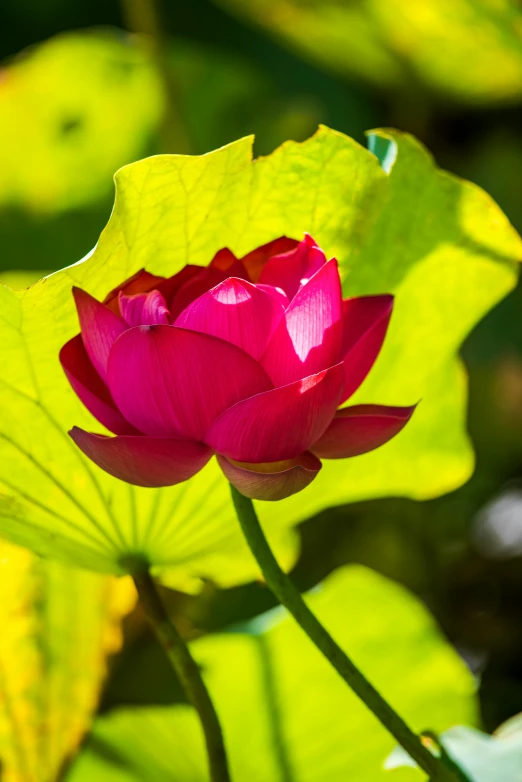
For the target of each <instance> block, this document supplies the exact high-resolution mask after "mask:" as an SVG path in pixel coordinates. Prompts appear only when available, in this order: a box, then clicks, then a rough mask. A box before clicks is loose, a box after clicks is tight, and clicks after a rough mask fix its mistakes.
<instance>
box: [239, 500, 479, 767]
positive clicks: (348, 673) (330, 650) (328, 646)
mask: <svg viewBox="0 0 522 782" xmlns="http://www.w3.org/2000/svg"><path fill="white" fill-rule="evenodd" d="M231 490H232V500H233V502H234V506H235V508H236V513H237V516H238V519H239V523H240V525H241V528H242V530H243V534H244V536H245V538H246V541H247V543H248V545H249V546H250V549H251V551H252V553H253V555H254V557H255V558H256V560H257V562H258V564H259V567H260V568H261V572H262V573H263V576H264V578H265V581H266V583H267V584H268V586H269V588H270V589H271V591H272V592H273V593H274V595H275V596H276V597H277V599H278V600H279V602H280V603H281V604H282V605H284V606H285V608H286V609H287V610H288V611H289V612H290V613H291V614H292V616H293V617H294V619H295V620H296V621H297V623H298V624H299V625H300V626H301V628H302V629H303V630H304V632H305V633H306V634H307V636H308V637H309V638H310V640H311V641H312V643H314V644H315V646H316V647H317V648H318V649H319V650H320V651H321V652H322V654H323V655H324V656H325V657H326V659H327V660H328V661H329V662H330V664H331V665H332V666H333V667H334V668H335V670H336V671H337V673H338V674H339V675H340V676H341V677H342V678H343V679H344V681H345V682H346V683H347V684H348V686H349V687H351V689H352V690H353V691H354V693H355V694H356V695H357V696H358V697H359V698H360V699H361V700H362V701H363V702H364V703H365V704H366V706H367V707H368V708H369V709H370V711H372V712H373V714H374V715H375V716H376V717H377V719H378V720H379V721H380V722H381V724H382V725H383V726H384V727H385V728H386V729H387V730H388V731H389V732H390V733H391V734H392V736H393V737H394V738H395V739H396V741H397V742H398V743H399V744H400V745H401V746H402V747H403V748H404V749H405V750H406V752H407V753H408V755H409V756H410V757H411V758H412V759H413V760H415V762H416V763H417V764H418V765H419V766H420V768H422V769H423V770H424V771H425V772H426V773H427V774H428V775H429V777H430V779H432V780H433V782H435V781H436V782H462V780H466V777H465V776H463V774H462V773H460V770H459V772H456V771H455V769H454V768H449V767H448V766H447V765H445V763H444V760H443V759H441V758H439V757H437V756H436V755H434V754H433V753H432V752H430V750H429V749H428V748H427V747H425V746H424V744H423V743H422V740H421V738H420V737H419V736H417V734H415V733H414V732H413V731H412V730H411V728H410V727H409V726H408V725H407V724H406V723H405V722H404V720H403V719H402V717H400V716H399V715H398V714H397V713H396V712H395V711H394V710H393V709H392V707H391V706H390V704H389V703H388V702H387V701H385V700H384V698H383V697H382V695H381V694H380V693H379V692H378V691H377V690H376V689H375V687H374V686H373V685H372V684H371V683H370V682H369V681H368V679H366V677H365V676H364V675H363V674H362V673H361V671H360V670H359V669H358V668H357V667H356V666H355V665H354V663H353V662H352V661H351V660H350V658H349V657H348V656H347V655H346V654H345V652H344V651H343V650H342V649H341V647H340V646H339V645H338V644H337V643H336V642H335V641H334V639H333V638H332V637H331V635H330V634H329V633H328V632H327V631H326V630H325V628H324V627H323V626H322V624H321V623H320V622H319V620H318V619H317V618H316V616H315V615H314V614H313V613H312V612H311V611H310V609H309V608H308V606H307V604H306V603H305V601H304V600H303V597H302V595H301V593H300V592H299V590H298V589H297V588H296V587H295V586H294V584H293V583H292V581H291V579H290V578H289V577H288V576H287V574H286V573H285V572H284V571H283V570H282V569H281V568H280V567H279V564H278V562H277V560H276V558H275V557H274V555H273V553H272V550H271V548H270V546H269V544H268V541H267V539H266V537H265V534H264V532H263V530H262V528H261V525H260V523H259V520H258V518H257V515H256V512H255V510H254V506H253V504H252V500H250V499H248V498H247V497H245V496H243V495H242V494H240V492H238V491H237V489H235V488H234V487H233V486H231ZM466 782H471V780H466Z"/></svg>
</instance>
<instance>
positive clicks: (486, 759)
mask: <svg viewBox="0 0 522 782" xmlns="http://www.w3.org/2000/svg"><path fill="white" fill-rule="evenodd" d="M440 740H441V742H442V745H443V746H444V748H445V749H446V751H447V752H448V754H449V755H450V757H451V758H453V760H455V761H456V762H457V763H458V765H459V766H460V767H461V768H462V769H463V771H465V772H466V773H467V774H469V775H470V776H471V779H473V782H498V780H502V782H522V715H520V714H519V715H518V716H517V717H513V718H512V719H510V720H508V721H507V722H505V723H504V724H503V725H501V726H500V728H498V729H497V730H496V731H495V734H494V735H493V736H489V735H488V734H487V733H481V732H480V731H479V730H475V729H474V728H468V727H465V726H462V725H459V726H458V727H455V728H450V729H449V730H447V731H445V732H444V733H443V734H442V736H441V737H440ZM412 765H414V764H413V761H412V760H411V759H410V758H409V757H408V756H407V755H405V753H404V752H403V751H402V750H400V749H395V750H394V751H393V753H392V754H391V756H390V757H389V759H388V760H387V762H386V766H387V768H389V769H396V768H401V767H402V766H410V767H411V766H412Z"/></svg>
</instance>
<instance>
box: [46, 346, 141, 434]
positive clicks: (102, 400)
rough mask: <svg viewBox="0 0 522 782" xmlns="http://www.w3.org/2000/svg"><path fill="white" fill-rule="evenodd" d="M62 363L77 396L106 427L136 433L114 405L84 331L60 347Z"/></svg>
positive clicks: (116, 431)
mask: <svg viewBox="0 0 522 782" xmlns="http://www.w3.org/2000/svg"><path fill="white" fill-rule="evenodd" d="M60 362H61V365H62V368H63V371H64V372H65V374H66V376H67V380H68V381H69V383H70V384H71V386H72V388H73V391H74V392H75V394H76V396H78V398H79V399H80V401H81V402H83V404H84V405H85V407H86V408H87V410H88V411H89V412H90V413H92V415H93V416H94V417H95V418H96V419H97V420H98V421H99V422H100V423H101V424H103V426H106V427H107V429H109V430H110V431H111V432H114V434H134V433H135V432H136V430H135V429H134V427H133V426H131V425H130V424H129V422H128V421H126V420H125V418H124V417H123V416H122V414H121V413H120V411H119V410H118V408H117V407H116V405H115V404H114V402H113V400H112V397H111V395H110V393H109V389H108V388H107V386H106V385H105V383H104V382H103V380H102V379H101V377H100V376H99V374H98V373H97V372H96V370H95V369H94V367H93V365H92V363H91V360H90V358H89V356H88V355H87V351H86V350H85V346H84V344H83V341H82V338H81V335H80V334H78V335H77V336H76V337H73V338H72V339H70V340H69V342H66V343H65V345H64V346H63V348H62V349H61V350H60Z"/></svg>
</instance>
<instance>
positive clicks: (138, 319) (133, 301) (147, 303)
mask: <svg viewBox="0 0 522 782" xmlns="http://www.w3.org/2000/svg"><path fill="white" fill-rule="evenodd" d="M119 298H120V312H121V316H122V318H123V320H124V321H125V322H126V323H127V325H128V326H154V325H158V326H159V325H161V324H164V325H168V324H169V323H170V316H169V311H168V308H167V304H166V302H165V299H164V298H163V296H162V294H161V293H160V292H159V291H158V290H153V291H150V292H149V293H136V294H134V295H133V296H126V295H125V294H124V293H120V297H119Z"/></svg>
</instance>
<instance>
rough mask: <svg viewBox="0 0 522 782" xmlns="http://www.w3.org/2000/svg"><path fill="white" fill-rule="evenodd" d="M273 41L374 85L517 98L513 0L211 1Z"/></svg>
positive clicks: (521, 31)
mask: <svg viewBox="0 0 522 782" xmlns="http://www.w3.org/2000/svg"><path fill="white" fill-rule="evenodd" d="M217 2H218V3H219V4H221V5H223V6H225V7H227V8H230V9H231V10H233V11H234V12H236V13H238V14H240V15H241V16H245V17H246V18H247V19H251V20H252V21H255V22H256V23H257V24H259V25H262V26H263V27H266V28H267V29H268V30H270V31H271V32H272V33H273V34H274V35H275V36H276V37H277V38H279V39H280V40H282V41H284V42H286V43H288V44H289V45H291V46H292V47H294V48H296V49H298V50H299V51H301V52H303V53H304V54H305V55H307V56H309V57H311V58H313V59H314V60H316V61H317V62H319V63H321V64H323V65H326V66H327V67H329V68H332V69H334V70H336V71H338V72H340V73H343V74H346V75H353V74H355V75H357V76H359V77H362V78H364V79H367V80H369V81H371V82H374V83H375V84H377V86H379V87H386V88H388V89H389V88H390V87H397V86H409V87H416V86H417V82H418V81H419V80H420V81H421V82H423V83H424V84H426V85H428V86H430V87H432V88H434V89H436V90H438V91H440V92H442V93H445V94H447V95H449V96H452V97H455V98H458V100H460V101H467V102H469V103H488V102H501V101H510V100H519V99H520V97H521V96H522V86H521V85H522V13H521V12H520V8H519V7H518V6H517V4H516V3H514V2H513V0H496V2H494V3H492V2H489V1H488V0H419V2H410V3H404V2H402V1H401V0H359V1H358V2H343V0H278V2H277V3H273V2H271V0H217Z"/></svg>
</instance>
